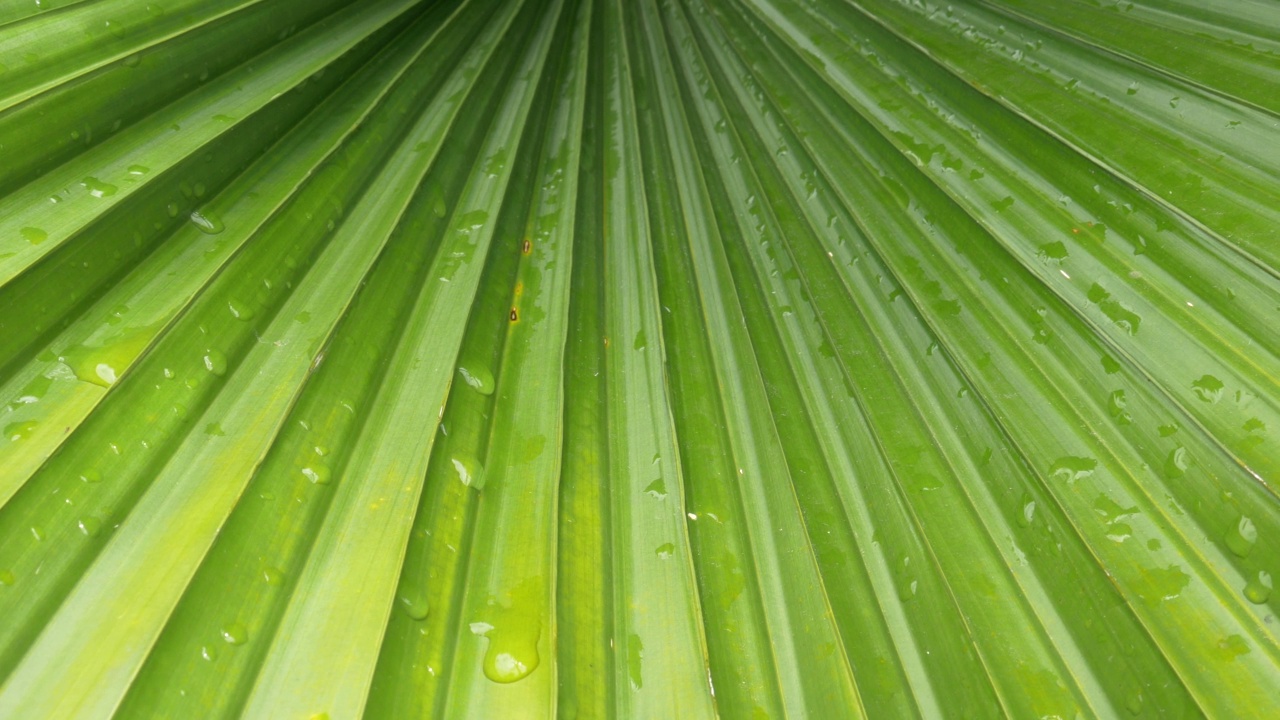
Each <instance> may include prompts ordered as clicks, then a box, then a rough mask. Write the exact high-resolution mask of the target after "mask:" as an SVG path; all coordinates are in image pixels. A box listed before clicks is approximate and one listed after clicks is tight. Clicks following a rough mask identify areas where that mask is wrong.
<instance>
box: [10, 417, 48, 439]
mask: <svg viewBox="0 0 1280 720" xmlns="http://www.w3.org/2000/svg"><path fill="white" fill-rule="evenodd" d="M39 424H40V423H38V422H36V421H35V420H21V421H19V422H11V423H9V424H8V425H5V426H4V437H6V438H8V439H9V440H11V441H13V442H18V441H19V440H26V439H27V438H29V437H31V433H33V432H35V429H36V427H37V426H38V425H39Z"/></svg>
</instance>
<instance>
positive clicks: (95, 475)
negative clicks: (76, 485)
mask: <svg viewBox="0 0 1280 720" xmlns="http://www.w3.org/2000/svg"><path fill="white" fill-rule="evenodd" d="M80 480H81V481H83V482H87V483H100V482H102V475H101V474H100V473H99V472H98V471H97V470H92V469H90V470H85V471H84V472H83V473H80Z"/></svg>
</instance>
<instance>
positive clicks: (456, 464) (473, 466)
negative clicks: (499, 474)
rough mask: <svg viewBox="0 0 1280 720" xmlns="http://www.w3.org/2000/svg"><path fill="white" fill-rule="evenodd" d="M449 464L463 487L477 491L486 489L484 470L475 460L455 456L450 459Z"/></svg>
mask: <svg viewBox="0 0 1280 720" xmlns="http://www.w3.org/2000/svg"><path fill="white" fill-rule="evenodd" d="M449 464H450V466H452V467H453V471H454V473H455V474H456V475H457V477H458V481H459V482H461V483H462V484H463V485H466V486H467V487H471V488H475V489H476V490H481V489H483V488H484V468H483V467H482V466H481V465H480V463H479V462H478V461H476V460H475V459H474V458H471V457H469V456H465V455H464V456H461V457H459V456H457V455H455V456H453V457H451V458H449Z"/></svg>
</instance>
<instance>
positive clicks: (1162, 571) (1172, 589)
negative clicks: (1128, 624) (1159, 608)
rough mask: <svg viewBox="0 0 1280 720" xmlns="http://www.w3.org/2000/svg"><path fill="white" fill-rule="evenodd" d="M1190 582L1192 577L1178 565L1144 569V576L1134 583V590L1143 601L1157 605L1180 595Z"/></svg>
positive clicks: (1152, 605) (1153, 605)
mask: <svg viewBox="0 0 1280 720" xmlns="http://www.w3.org/2000/svg"><path fill="white" fill-rule="evenodd" d="M1189 582H1191V578H1190V577H1189V576H1188V575H1187V574H1186V573H1184V572H1182V570H1181V569H1180V568H1179V567H1178V566H1177V565H1169V566H1168V567H1163V568H1151V569H1144V570H1143V571H1142V576H1141V577H1140V578H1138V581H1137V582H1136V583H1134V591H1135V592H1136V593H1137V594H1138V597H1140V598H1142V600H1143V602H1145V603H1146V604H1147V605H1150V606H1151V607H1155V606H1156V605H1159V604H1160V603H1162V602H1164V601H1166V600H1173V599H1174V598H1176V597H1178V595H1180V594H1181V593H1182V589H1183V588H1185V587H1186V586H1187V583H1189Z"/></svg>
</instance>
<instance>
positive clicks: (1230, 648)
mask: <svg viewBox="0 0 1280 720" xmlns="http://www.w3.org/2000/svg"><path fill="white" fill-rule="evenodd" d="M1218 653H1219V654H1220V655H1221V657H1222V659H1223V660H1235V659H1236V658H1238V657H1240V656H1241V655H1247V654H1248V653H1249V643H1246V642H1245V641H1244V638H1243V637H1240V636H1239V635H1228V636H1226V637H1224V638H1222V639H1221V640H1219V641H1218Z"/></svg>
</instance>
